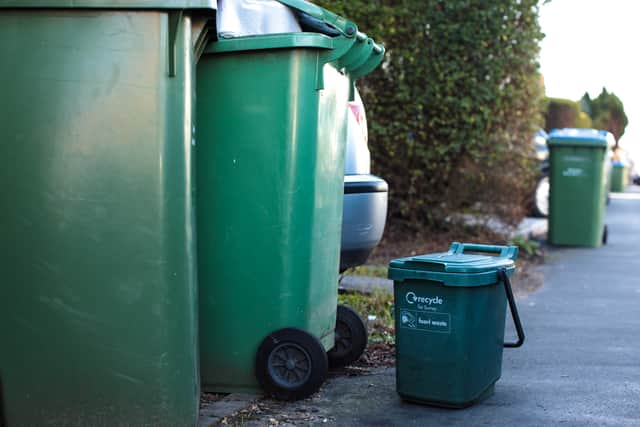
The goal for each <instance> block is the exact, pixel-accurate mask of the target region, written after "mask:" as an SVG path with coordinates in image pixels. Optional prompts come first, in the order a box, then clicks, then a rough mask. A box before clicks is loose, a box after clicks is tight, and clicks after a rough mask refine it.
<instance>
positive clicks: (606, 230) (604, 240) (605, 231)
mask: <svg viewBox="0 0 640 427" xmlns="http://www.w3.org/2000/svg"><path fill="white" fill-rule="evenodd" d="M608 239H609V228H608V227H607V226H606V225H605V226H604V229H603V230H602V244H603V245H606V244H607V240H608Z"/></svg>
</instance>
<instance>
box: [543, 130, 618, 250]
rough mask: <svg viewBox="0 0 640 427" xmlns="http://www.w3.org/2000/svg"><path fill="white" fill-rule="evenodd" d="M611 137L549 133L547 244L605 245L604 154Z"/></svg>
mask: <svg viewBox="0 0 640 427" xmlns="http://www.w3.org/2000/svg"><path fill="white" fill-rule="evenodd" d="M612 142H613V135H611V134H610V133H608V132H606V131H599V130H595V129H558V130H554V131H551V133H549V139H548V144H549V151H550V162H551V168H550V184H551V189H550V193H549V233H548V239H549V243H551V244H553V245H565V246H590V247H597V246H600V245H601V244H603V243H606V241H607V228H606V226H605V225H604V215H605V207H606V200H607V192H608V185H609V184H608V172H607V170H606V169H607V168H606V165H607V163H608V162H607V150H608V148H610V146H611V145H612Z"/></svg>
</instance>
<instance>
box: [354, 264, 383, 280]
mask: <svg viewBox="0 0 640 427" xmlns="http://www.w3.org/2000/svg"><path fill="white" fill-rule="evenodd" d="M387 270H388V268H387V266H386V265H377V264H376V265H359V266H357V267H354V268H350V269H349V270H347V271H346V272H345V273H344V274H345V275H347V276H370V277H381V278H383V279H386V278H387Z"/></svg>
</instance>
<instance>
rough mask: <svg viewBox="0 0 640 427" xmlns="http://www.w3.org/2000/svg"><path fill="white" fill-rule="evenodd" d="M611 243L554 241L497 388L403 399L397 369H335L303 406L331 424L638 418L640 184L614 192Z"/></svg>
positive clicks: (593, 422)
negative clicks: (484, 393)
mask: <svg viewBox="0 0 640 427" xmlns="http://www.w3.org/2000/svg"><path fill="white" fill-rule="evenodd" d="M606 223H607V224H608V225H609V244H608V245H606V246H604V247H602V248H598V249H577V248H562V249H550V250H549V252H548V254H549V255H548V259H547V262H546V264H545V265H544V266H543V267H542V270H543V274H544V278H545V280H544V286H543V288H542V289H540V290H539V291H537V292H535V293H534V294H531V295H529V296H527V297H525V298H523V299H520V300H519V301H518V303H519V307H520V312H521V318H522V321H523V324H524V327H525V331H526V333H527V341H526V343H525V345H524V346H523V347H522V348H520V349H505V351H504V363H503V372H502V378H501V379H500V381H498V383H497V384H496V392H495V394H494V395H493V396H492V397H491V398H489V399H487V400H485V401H484V402H482V403H480V404H478V405H476V406H473V407H471V408H468V409H463V410H446V409H438V408H432V407H428V406H421V405H415V404H409V403H405V402H402V401H401V400H400V399H399V398H398V396H397V395H396V393H395V376H394V375H395V374H394V370H393V369H392V368H391V369H380V370H377V371H375V372H374V373H373V374H372V375H366V376H360V377H338V378H334V379H332V380H330V381H329V382H328V384H327V385H326V387H325V388H324V390H323V391H322V392H321V393H320V395H319V396H318V397H317V398H314V399H313V401H312V402H308V403H307V404H306V406H307V407H308V406H313V407H315V408H316V411H318V415H319V416H321V417H322V416H325V417H327V423H329V424H334V425H345V426H347V425H368V426H390V425H398V426H406V425H420V426H430V425H434V426H436V425H447V426H451V425H460V426H482V425H489V426H514V425H518V426H551V425H562V426H640V193H625V194H622V195H618V196H614V197H613V199H612V201H611V204H610V206H609V209H608V212H607V217H606Z"/></svg>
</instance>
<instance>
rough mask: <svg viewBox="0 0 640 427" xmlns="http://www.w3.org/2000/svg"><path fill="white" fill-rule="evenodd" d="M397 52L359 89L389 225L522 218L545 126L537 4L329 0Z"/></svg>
mask: <svg viewBox="0 0 640 427" xmlns="http://www.w3.org/2000/svg"><path fill="white" fill-rule="evenodd" d="M316 2H317V3H318V4H320V5H322V6H324V7H327V8H328V9H330V10H333V11H335V12H337V13H339V14H341V15H343V16H346V17H347V18H350V19H352V20H353V21H354V22H356V23H357V24H358V26H359V28H360V29H361V31H364V32H367V33H368V34H370V35H371V36H372V37H374V39H375V40H376V41H379V42H381V43H382V44H384V45H385V47H386V48H387V52H388V53H387V57H386V60H385V62H384V63H383V65H382V67H380V68H379V69H378V70H377V71H375V72H374V73H372V74H371V75H369V76H367V77H365V78H363V79H361V81H359V83H358V86H359V88H360V92H361V94H362V97H363V99H364V102H365V104H366V107H367V118H368V122H369V127H370V129H369V141H370V142H369V144H370V149H371V152H372V160H373V168H374V172H375V173H377V174H379V175H381V176H383V177H384V178H385V179H386V180H388V181H389V184H390V203H389V209H390V220H391V221H392V222H393V223H395V224H406V225H409V226H411V227H416V226H424V225H426V226H431V227H438V226H441V225H442V224H443V221H444V220H445V219H446V218H447V217H450V216H451V214H453V213H460V212H483V213H489V214H497V215H500V216H502V217H503V218H505V219H507V220H515V219H518V218H519V216H520V215H521V214H522V213H523V212H524V209H523V208H524V206H525V204H526V200H527V198H528V197H529V193H530V190H531V188H532V185H533V184H532V180H533V177H534V175H535V171H534V169H535V168H534V166H533V164H532V160H531V152H532V137H533V133H534V131H535V129H536V127H537V126H539V125H540V124H541V116H540V108H541V92H542V84H541V81H540V76H539V73H538V63H537V55H538V50H539V41H540V40H541V38H542V37H543V35H542V33H541V32H540V27H539V24H538V1H537V0H493V1H490V2H488V1H484V0H447V1H438V0H413V1H409V0H406V1H388V0H387V1H384V0H377V1H375V0H374V1H368V0H351V1H348V2H347V1H342V0H341V1H338V0H319V1H316Z"/></svg>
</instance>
